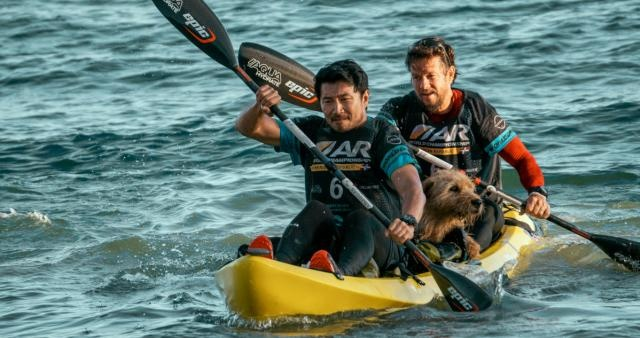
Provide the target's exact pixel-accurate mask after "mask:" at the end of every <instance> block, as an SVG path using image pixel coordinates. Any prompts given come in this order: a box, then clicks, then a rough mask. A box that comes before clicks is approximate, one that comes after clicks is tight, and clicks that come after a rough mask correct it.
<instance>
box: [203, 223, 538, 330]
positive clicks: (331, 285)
mask: <svg viewBox="0 0 640 338" xmlns="http://www.w3.org/2000/svg"><path fill="white" fill-rule="evenodd" d="M527 221H528V222H527V223H528V224H530V225H531V226H532V229H533V224H532V222H531V221H530V220H529V219H528V218H527ZM533 240H534V237H533V236H532V235H531V233H530V232H529V231H527V230H524V229H523V228H521V227H518V226H506V227H505V231H504V233H503V234H502V236H501V237H500V238H499V239H498V240H497V241H496V242H495V243H493V244H492V245H491V246H490V247H489V248H487V250H485V251H484V252H482V253H481V255H480V257H479V259H478V260H479V261H480V266H481V267H482V268H483V269H484V270H485V271H487V272H488V273H492V272H494V271H497V270H499V269H502V268H503V267H505V270H506V272H507V274H509V273H510V272H511V271H513V269H514V267H515V263H516V262H517V260H518V257H519V256H520V252H521V249H522V248H523V247H524V246H526V245H528V244H530V243H531V242H532V241H533ZM418 277H419V278H420V279H421V280H422V281H423V282H425V284H426V285H424V286H421V285H419V284H418V283H416V281H414V280H413V279H412V278H408V279H407V280H404V281H403V280H402V279H401V278H399V277H383V278H364V277H351V276H345V278H344V280H339V279H337V278H336V277H335V276H334V275H333V274H331V273H326V272H321V271H316V270H311V269H306V268H302V267H299V266H294V265H291V264H286V263H282V262H278V261H276V260H272V259H268V258H263V257H259V256H250V255H246V256H243V257H241V258H239V259H237V260H235V261H233V262H231V263H229V264H227V265H225V266H224V267H222V268H221V269H220V270H218V271H217V272H216V273H215V278H216V282H217V284H218V287H219V289H220V291H221V294H222V295H224V297H225V301H226V303H227V306H228V307H229V310H230V311H231V312H233V313H236V314H238V315H240V316H241V317H243V318H251V319H257V320H263V319H269V318H275V317H282V316H292V315H329V314H332V313H336V312H343V311H357V310H379V309H387V308H403V307H409V306H414V305H421V304H426V303H429V302H430V301H431V300H433V299H434V297H442V293H441V292H440V290H439V288H438V286H437V284H436V282H435V280H434V279H433V277H432V276H431V273H430V272H425V273H422V274H419V275H418Z"/></svg>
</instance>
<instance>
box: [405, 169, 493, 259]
mask: <svg viewBox="0 0 640 338" xmlns="http://www.w3.org/2000/svg"><path fill="white" fill-rule="evenodd" d="M423 189H424V194H425V195H426V197H427V203H426V204H425V206H424V212H423V213H422V219H420V222H419V224H418V227H417V229H416V230H417V231H418V234H419V238H420V239H422V240H429V241H431V242H433V243H440V242H442V240H443V238H444V237H445V236H446V235H447V234H448V233H449V232H451V231H452V230H454V229H455V228H460V229H464V228H465V227H466V226H468V225H471V224H473V223H474V222H475V221H476V219H477V218H478V216H479V215H480V213H481V212H482V199H481V198H480V196H479V195H478V194H476V192H475V185H474V184H473V182H472V181H471V179H470V178H469V177H468V176H467V175H465V174H464V173H463V172H461V171H459V170H453V169H452V170H438V171H437V172H436V173H435V174H433V175H431V177H429V178H427V179H426V180H425V181H424V182H423ZM465 244H466V246H467V252H468V253H469V257H470V258H476V257H477V256H478V255H479V253H480V245H479V244H478V243H477V242H476V241H475V240H474V239H473V238H471V236H469V235H466V236H465Z"/></svg>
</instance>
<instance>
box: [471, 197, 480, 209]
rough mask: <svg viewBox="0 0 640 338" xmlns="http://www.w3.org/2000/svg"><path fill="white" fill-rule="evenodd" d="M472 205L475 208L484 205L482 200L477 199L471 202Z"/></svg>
mask: <svg viewBox="0 0 640 338" xmlns="http://www.w3.org/2000/svg"><path fill="white" fill-rule="evenodd" d="M471 204H473V206H474V207H476V208H480V206H481V205H482V200H481V199H479V198H478V199H475V200H473V201H472V202H471Z"/></svg>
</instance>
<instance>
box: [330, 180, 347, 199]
mask: <svg viewBox="0 0 640 338" xmlns="http://www.w3.org/2000/svg"><path fill="white" fill-rule="evenodd" d="M343 193H344V188H343V187H342V184H340V180H338V178H337V177H334V178H333V179H332V180H331V186H330V187H329V194H330V195H331V197H332V198H333V199H336V200H339V199H340V198H342V194H343Z"/></svg>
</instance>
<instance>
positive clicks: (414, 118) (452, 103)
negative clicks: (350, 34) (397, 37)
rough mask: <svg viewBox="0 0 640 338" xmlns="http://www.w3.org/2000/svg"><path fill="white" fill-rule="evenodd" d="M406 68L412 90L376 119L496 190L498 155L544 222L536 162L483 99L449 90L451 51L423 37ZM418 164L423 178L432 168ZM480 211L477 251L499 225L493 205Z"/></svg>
mask: <svg viewBox="0 0 640 338" xmlns="http://www.w3.org/2000/svg"><path fill="white" fill-rule="evenodd" d="M405 64H406V66H407V68H408V70H409V72H410V73H411V85H412V86H413V91H411V92H410V93H408V94H407V95H405V96H401V97H395V98H392V99H390V100H389V101H387V103H385V105H384V106H383V107H382V112H381V114H380V115H379V117H383V118H387V119H389V121H391V122H392V123H395V124H397V126H398V128H399V129H400V131H401V133H402V136H403V137H404V138H405V139H406V140H407V141H408V142H409V143H411V144H413V145H414V146H417V147H419V148H421V149H423V150H425V151H426V152H428V153H431V154H432V155H435V156H437V157H439V158H441V159H443V160H445V161H447V162H449V163H451V164H452V165H453V166H454V167H457V168H460V169H463V170H465V171H466V173H467V174H468V175H469V176H472V177H480V178H481V179H482V180H483V181H485V182H488V183H490V184H492V185H494V186H496V187H500V186H501V178H500V159H499V158H498V155H499V157H501V158H503V159H504V160H505V161H507V162H508V163H509V164H511V165H512V166H513V167H514V168H515V169H516V170H517V172H518V175H519V176H520V182H521V183H522V185H523V186H524V188H525V189H526V190H527V191H528V192H529V197H528V199H527V201H526V208H525V211H526V212H527V213H528V214H530V215H532V216H534V217H538V218H547V217H548V216H549V215H550V212H551V210H550V208H549V204H548V203H547V191H546V190H545V188H544V176H543V174H542V171H541V170H540V167H539V166H538V164H537V163H536V160H535V158H534V157H533V156H532V155H531V154H530V153H529V151H528V150H527V148H526V147H525V146H524V144H523V143H522V141H521V140H520V138H519V137H518V136H517V135H516V133H515V132H514V131H513V130H512V129H511V128H510V127H509V125H508V124H507V122H506V121H505V120H504V119H503V118H502V117H500V115H498V114H497V112H496V110H495V109H494V108H493V107H492V106H491V105H490V104H489V103H488V102H487V101H486V100H485V99H484V98H483V97H482V96H480V95H479V94H478V93H475V92H472V91H469V90H463V89H458V88H453V87H452V85H453V83H454V81H455V79H456V76H457V69H456V65H455V58H454V50H453V48H452V47H451V46H450V45H448V44H447V43H446V42H445V41H444V40H443V39H442V38H440V37H426V38H424V39H421V40H419V41H417V42H415V43H414V44H413V45H412V46H411V47H410V48H409V51H408V52H407V55H406V59H405ZM420 165H421V167H422V171H423V173H424V174H426V175H429V174H430V173H431V172H432V171H433V170H434V169H435V168H434V166H432V165H431V164H430V163H428V162H425V161H420ZM484 210H485V211H484V213H483V215H482V217H481V218H480V219H479V220H478V221H477V222H476V223H475V224H474V226H473V228H472V230H471V235H472V236H473V237H474V239H475V240H476V241H477V242H478V243H479V244H480V246H481V249H485V248H487V247H488V246H489V244H491V241H492V239H494V238H495V237H496V236H497V235H499V233H500V231H501V229H502V226H503V224H504V220H503V217H502V211H501V208H499V207H498V206H497V205H496V204H495V203H493V202H492V201H490V200H485V203H484Z"/></svg>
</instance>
